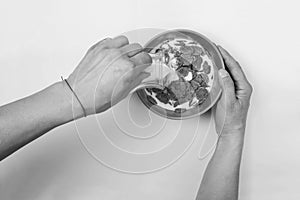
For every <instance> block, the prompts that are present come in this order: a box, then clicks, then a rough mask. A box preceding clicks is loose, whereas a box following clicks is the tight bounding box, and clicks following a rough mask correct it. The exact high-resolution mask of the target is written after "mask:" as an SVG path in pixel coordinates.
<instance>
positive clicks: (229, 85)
mask: <svg viewBox="0 0 300 200" xmlns="http://www.w3.org/2000/svg"><path fill="white" fill-rule="evenodd" d="M219 82H220V85H221V88H222V92H223V94H222V97H223V95H224V98H225V104H226V105H229V104H231V103H232V102H233V101H235V99H236V97H235V88H234V83H233V81H232V79H231V77H230V75H229V73H228V72H227V71H226V70H225V69H220V70H219Z"/></svg>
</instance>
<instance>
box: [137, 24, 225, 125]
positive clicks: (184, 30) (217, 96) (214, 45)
mask: <svg viewBox="0 0 300 200" xmlns="http://www.w3.org/2000/svg"><path fill="white" fill-rule="evenodd" d="M172 32H179V33H183V32H190V33H192V34H195V35H198V36H200V37H202V38H203V39H204V40H206V41H207V42H208V43H209V44H210V45H211V46H212V48H213V49H214V50H215V51H216V53H217V56H218V57H219V58H220V59H221V66H220V68H221V69H225V64H224V60H223V57H222V55H221V53H220V51H219V49H218V48H217V45H216V44H215V43H214V42H212V41H211V40H210V39H208V38H207V37H206V36H204V35H203V34H201V33H198V32H196V31H193V30H189V29H172V30H167V31H164V32H161V33H159V34H157V35H155V36H154V37H153V38H152V39H150V40H149V41H148V42H147V43H146V44H145V45H144V47H147V46H148V44H149V43H150V42H151V41H153V39H154V38H158V37H160V36H162V35H165V34H168V33H172ZM183 34H184V33H183ZM136 93H137V95H138V97H139V99H140V100H141V101H142V102H143V104H144V105H145V106H146V107H147V108H148V109H149V110H151V111H152V112H154V113H155V114H157V115H159V116H161V117H164V118H167V119H173V120H182V119H191V118H194V117H197V116H200V115H202V114H204V113H206V112H207V111H208V110H210V109H211V108H212V107H213V106H214V105H215V104H216V102H217V101H218V100H219V99H220V96H221V93H222V88H221V89H220V91H219V92H218V94H217V95H216V98H215V99H214V100H212V102H211V103H210V105H209V106H207V107H206V108H205V109H203V110H202V111H201V112H198V113H195V114H193V115H189V116H184V117H182V116H181V117H175V116H169V115H163V114H162V113H160V112H157V111H156V110H153V109H151V107H150V106H149V105H147V104H146V103H145V102H144V101H143V100H142V97H141V94H139V92H138V91H137V92H136Z"/></svg>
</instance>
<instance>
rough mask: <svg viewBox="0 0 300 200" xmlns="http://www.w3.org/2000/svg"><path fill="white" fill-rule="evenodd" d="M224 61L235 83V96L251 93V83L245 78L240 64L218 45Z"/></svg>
mask: <svg viewBox="0 0 300 200" xmlns="http://www.w3.org/2000/svg"><path fill="white" fill-rule="evenodd" d="M218 47H219V50H220V52H221V54H222V57H223V59H224V61H225V64H226V67H227V69H228V70H229V72H230V74H231V76H232V79H233V81H234V83H235V87H236V91H237V97H243V96H248V95H250V94H251V91H252V89H251V85H250V83H249V81H248V80H247V78H246V75H245V73H244V72H243V70H242V68H241V66H240V64H239V63H238V62H237V61H236V60H235V59H234V58H233V57H232V56H231V55H230V54H229V53H228V52H227V51H226V50H225V49H224V48H223V47H221V46H218Z"/></svg>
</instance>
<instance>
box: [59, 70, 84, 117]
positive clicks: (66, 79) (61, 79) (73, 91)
mask: <svg viewBox="0 0 300 200" xmlns="http://www.w3.org/2000/svg"><path fill="white" fill-rule="evenodd" d="M61 80H62V81H65V82H66V84H67V85H68V87H69V88H70V90H71V91H72V93H73V94H74V96H75V98H76V99H77V101H78V102H79V104H80V106H81V108H82V110H83V114H84V117H86V111H85V109H84V106H83V105H82V103H81V101H80V100H79V97H78V96H77V95H76V93H75V92H74V90H73V89H72V87H71V86H70V84H69V82H68V81H67V79H64V78H63V77H62V76H61Z"/></svg>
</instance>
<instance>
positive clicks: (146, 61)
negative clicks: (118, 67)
mask: <svg viewBox="0 0 300 200" xmlns="http://www.w3.org/2000/svg"><path fill="white" fill-rule="evenodd" d="M130 60H131V61H132V62H133V63H134V64H135V67H139V68H140V67H142V68H144V69H145V68H147V67H149V66H150V65H151V64H152V58H151V56H149V54H148V53H146V52H140V53H138V54H136V55H135V56H133V57H131V58H130Z"/></svg>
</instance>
